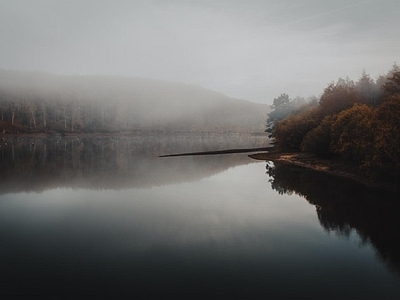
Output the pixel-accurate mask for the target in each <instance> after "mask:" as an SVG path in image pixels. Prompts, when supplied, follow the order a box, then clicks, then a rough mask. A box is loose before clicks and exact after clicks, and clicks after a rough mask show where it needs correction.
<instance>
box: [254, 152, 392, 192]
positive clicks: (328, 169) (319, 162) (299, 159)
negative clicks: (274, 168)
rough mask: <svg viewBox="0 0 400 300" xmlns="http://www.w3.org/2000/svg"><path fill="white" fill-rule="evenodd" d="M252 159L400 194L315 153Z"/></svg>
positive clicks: (270, 154) (259, 155)
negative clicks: (298, 168)
mask: <svg viewBox="0 0 400 300" xmlns="http://www.w3.org/2000/svg"><path fill="white" fill-rule="evenodd" d="M249 157H250V158H252V159H255V160H264V161H272V162H277V163H282V164H287V165H292V166H297V167H301V168H306V169H310V170H314V171H317V172H324V173H327V174H329V175H332V176H339V177H343V178H346V179H349V180H353V181H355V182H358V183H361V184H363V185H364V186H366V187H368V188H372V189H376V190H385V191H389V192H395V193H398V192H399V188H398V187H397V186H394V185H391V184H389V183H387V182H383V181H376V180H371V179H369V178H366V177H364V176H362V175H361V174H360V173H359V171H358V167H357V166H354V165H351V164H348V163H346V162H344V161H342V160H340V159H337V158H332V159H326V158H320V157H318V156H316V155H315V154H313V153H302V152H268V153H267V152H264V153H255V154H250V155H249Z"/></svg>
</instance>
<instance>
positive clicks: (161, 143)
mask: <svg viewBox="0 0 400 300" xmlns="http://www.w3.org/2000/svg"><path fill="white" fill-rule="evenodd" d="M265 143H266V141H265V138H264V137H251V136H248V135H237V136H209V135H208V136H197V137H192V136H174V137H172V136H137V137H126V136H115V137H111V136H108V137H81V136H79V137H53V138H23V139H21V138H16V137H15V138H3V139H1V140H0V193H5V192H16V191H30V190H39V191H40V190H43V189H47V188H55V187H83V188H127V187H149V186H154V185H162V184H168V183H174V182H182V181H188V180H193V179H198V178H202V177H206V176H210V175H212V174H215V173H218V172H221V171H223V170H225V169H227V168H229V167H231V166H233V165H240V164H245V163H249V162H251V161H250V160H249V159H248V158H247V156H246V155H226V156H219V155H218V156H213V157H185V158H158V156H159V155H161V154H170V153H182V152H193V151H208V150H222V149H226V148H238V147H249V146H250V147H262V146H265Z"/></svg>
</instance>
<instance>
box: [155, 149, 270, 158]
mask: <svg viewBox="0 0 400 300" xmlns="http://www.w3.org/2000/svg"><path fill="white" fill-rule="evenodd" d="M271 149H273V147H272V146H270V147H262V148H247V149H227V150H218V151H202V152H189V153H178V154H166V155H160V156H159V157H174V156H194V155H217V154H236V153H248V152H257V151H268V150H271Z"/></svg>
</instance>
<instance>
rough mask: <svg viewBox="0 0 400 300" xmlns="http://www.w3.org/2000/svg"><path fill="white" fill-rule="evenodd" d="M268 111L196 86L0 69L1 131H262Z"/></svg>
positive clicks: (147, 80) (124, 78) (264, 106)
mask: <svg viewBox="0 0 400 300" xmlns="http://www.w3.org/2000/svg"><path fill="white" fill-rule="evenodd" d="M267 110H268V108H267V106H266V105H262V104H256V103H251V102H248V101H244V100H238V99H232V98H229V97H227V96H225V95H223V94H220V93H217V92H214V91H211V90H207V89H204V88H202V87H199V86H195V85H188V84H180V83H171V82H166V81H158V80H151V79H144V78H130V77H116V76H61V75H53V74H48V73H41V72H19V71H9V70H4V69H0V130H1V132H0V133H17V132H60V133H64V132H65V133H70V132H87V133H92V132H138V131H144V132H145V131H157V132H165V133H167V132H168V133H170V132H175V131H186V132H220V133H223V132H262V131H263V129H264V122H265V112H266V111H267Z"/></svg>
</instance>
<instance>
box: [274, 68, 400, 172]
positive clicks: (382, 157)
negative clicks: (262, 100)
mask: <svg viewBox="0 0 400 300" xmlns="http://www.w3.org/2000/svg"><path fill="white" fill-rule="evenodd" d="M275 100H277V101H275ZM275 100H274V106H273V108H274V110H273V111H272V112H271V113H270V114H269V120H268V122H269V124H270V131H271V132H272V137H273V138H274V139H275V142H276V145H277V148H278V149H280V150H281V151H302V152H312V153H315V154H317V155H319V156H321V157H339V158H342V159H345V160H346V161H348V162H350V163H354V164H356V165H358V166H359V168H360V171H362V173H363V174H366V175H371V176H372V175H373V176H377V175H379V176H383V177H385V178H390V179H395V180H398V179H400V178H399V177H400V176H399V174H400V69H399V67H398V66H397V65H394V66H393V68H392V69H391V70H390V71H389V72H388V73H387V74H386V75H385V76H380V77H379V78H377V79H376V80H373V79H372V78H371V77H370V76H369V75H368V74H366V73H365V72H363V74H362V76H361V77H360V78H359V80H358V81H357V82H353V81H352V80H350V79H346V80H344V79H339V80H338V81H337V82H336V83H331V84H329V85H328V86H327V87H326V88H325V90H324V92H323V94H322V95H321V97H320V99H319V102H318V103H309V104H306V105H304V106H302V107H301V108H299V109H297V110H290V109H289V110H285V114H282V106H283V107H289V106H290V101H288V96H286V95H285V94H282V95H281V96H280V97H278V98H277V99H275ZM275 102H276V103H275ZM277 104H279V105H277ZM282 115H283V116H282ZM277 116H279V117H277ZM271 125H272V126H271Z"/></svg>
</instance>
